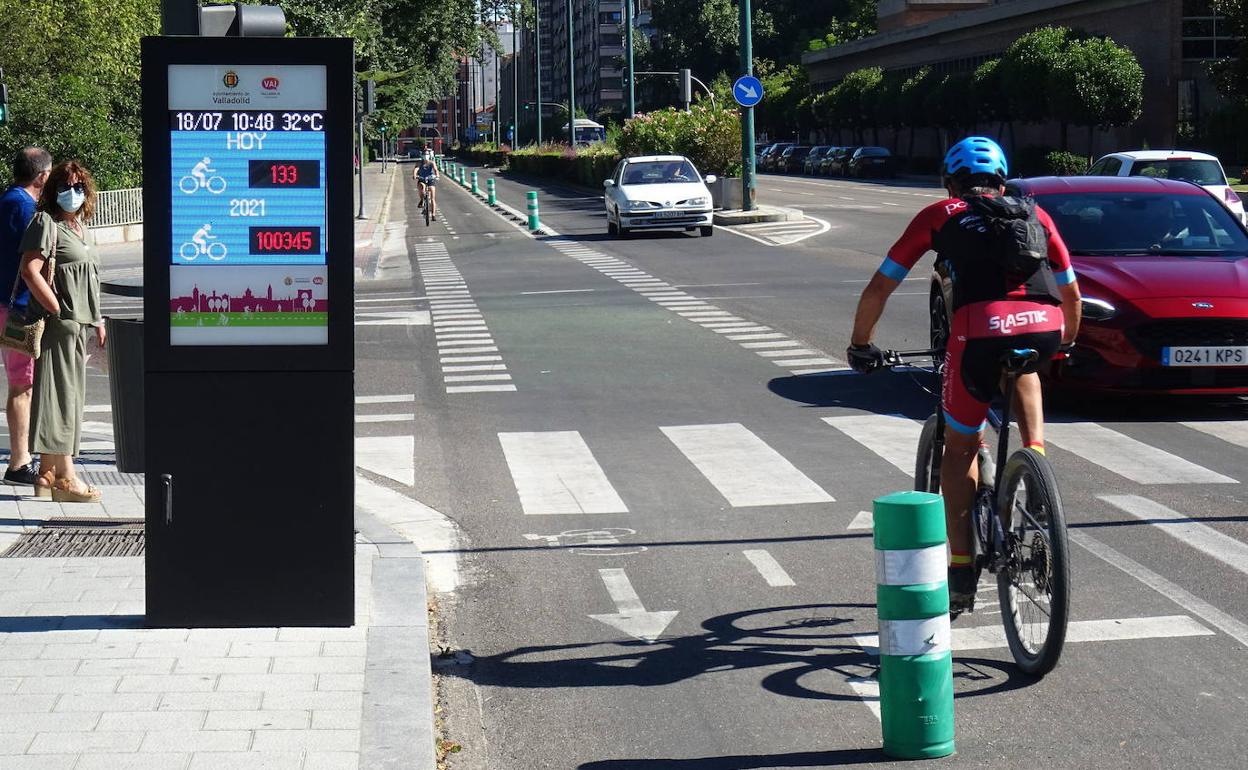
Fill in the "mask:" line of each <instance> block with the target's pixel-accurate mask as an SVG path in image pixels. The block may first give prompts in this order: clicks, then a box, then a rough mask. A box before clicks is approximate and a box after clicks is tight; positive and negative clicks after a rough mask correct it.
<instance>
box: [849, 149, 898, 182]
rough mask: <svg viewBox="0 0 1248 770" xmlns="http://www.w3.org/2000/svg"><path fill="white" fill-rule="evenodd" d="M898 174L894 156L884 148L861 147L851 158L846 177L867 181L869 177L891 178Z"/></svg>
mask: <svg viewBox="0 0 1248 770" xmlns="http://www.w3.org/2000/svg"><path fill="white" fill-rule="evenodd" d="M894 173H896V167H895V166H894V163H893V154H892V153H891V152H889V151H888V150H886V149H885V148H883V147H859V148H858V149H857V151H855V152H854V154H853V156H852V157H850V159H849V163H848V165H847V170H846V176H853V177H858V178H859V179H865V178H867V177H869V176H887V177H891V176H893V174H894Z"/></svg>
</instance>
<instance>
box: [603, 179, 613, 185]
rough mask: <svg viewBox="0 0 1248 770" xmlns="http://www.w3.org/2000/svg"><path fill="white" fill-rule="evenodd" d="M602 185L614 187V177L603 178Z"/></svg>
mask: <svg viewBox="0 0 1248 770" xmlns="http://www.w3.org/2000/svg"><path fill="white" fill-rule="evenodd" d="M602 186H603V187H615V180H614V179H606V180H603V182H602Z"/></svg>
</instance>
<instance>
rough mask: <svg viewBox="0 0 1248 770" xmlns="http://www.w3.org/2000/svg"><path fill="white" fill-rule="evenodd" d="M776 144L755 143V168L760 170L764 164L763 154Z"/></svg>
mask: <svg viewBox="0 0 1248 770" xmlns="http://www.w3.org/2000/svg"><path fill="white" fill-rule="evenodd" d="M774 144H775V142H755V143H754V167H755V168H758V167H759V166H760V165H761V164H762V162H763V153H765V152H766V151H767V150H768V149H770V148H771V147H772V146H773V145H774Z"/></svg>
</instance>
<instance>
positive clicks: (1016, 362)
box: [1001, 348, 1040, 374]
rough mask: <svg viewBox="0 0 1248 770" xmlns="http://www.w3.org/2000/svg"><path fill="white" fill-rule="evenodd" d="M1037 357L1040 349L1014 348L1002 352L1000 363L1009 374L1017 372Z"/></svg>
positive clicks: (1033, 361)
mask: <svg viewBox="0 0 1248 770" xmlns="http://www.w3.org/2000/svg"><path fill="white" fill-rule="evenodd" d="M1039 357H1040V351H1038V350H1036V349H1035V348H1015V349H1014V350H1010V351H1007V352H1005V353H1004V354H1002V356H1001V365H1002V366H1003V367H1005V370H1006V371H1007V372H1009V373H1010V374H1017V373H1019V372H1021V371H1022V370H1023V369H1025V368H1026V367H1027V365H1028V364H1032V363H1035V361H1036V359H1038V358H1039Z"/></svg>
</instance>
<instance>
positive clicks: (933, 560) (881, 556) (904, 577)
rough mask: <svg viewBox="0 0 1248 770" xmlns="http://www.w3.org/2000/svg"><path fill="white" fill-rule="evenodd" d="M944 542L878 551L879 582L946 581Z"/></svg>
mask: <svg viewBox="0 0 1248 770" xmlns="http://www.w3.org/2000/svg"><path fill="white" fill-rule="evenodd" d="M947 561H948V559H947V558H946V556H945V547H944V546H943V545H933V546H931V547H928V548H915V549H912V550H898V551H876V552H875V575H876V582H877V583H878V584H880V585H886V586H909V585H915V584H917V583H943V582H944V581H945V580H946V578H947V577H948V574H949V573H948V571H947V570H948V564H947Z"/></svg>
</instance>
